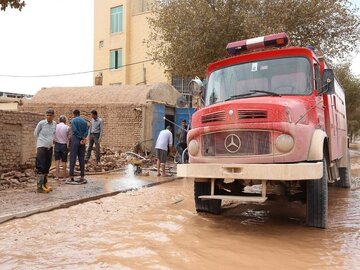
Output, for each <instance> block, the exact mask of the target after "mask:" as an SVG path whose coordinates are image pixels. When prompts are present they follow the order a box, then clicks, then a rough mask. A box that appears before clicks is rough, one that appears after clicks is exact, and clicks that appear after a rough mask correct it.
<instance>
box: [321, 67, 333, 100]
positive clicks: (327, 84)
mask: <svg viewBox="0 0 360 270" xmlns="http://www.w3.org/2000/svg"><path fill="white" fill-rule="evenodd" d="M321 81H322V88H321V90H320V94H322V93H326V94H328V95H329V94H333V93H334V92H335V75H334V71H333V70H332V69H324V71H323V74H322V80H321Z"/></svg>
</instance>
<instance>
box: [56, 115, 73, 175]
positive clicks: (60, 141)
mask: <svg viewBox="0 0 360 270" xmlns="http://www.w3.org/2000/svg"><path fill="white" fill-rule="evenodd" d="M69 139H70V127H69V126H68V125H66V116H65V115H61V116H60V118H59V124H57V125H56V131H55V138H54V141H55V150H54V156H55V179H56V180H59V168H60V161H61V162H62V163H63V173H62V177H63V178H66V162H67V156H68V149H69Z"/></svg>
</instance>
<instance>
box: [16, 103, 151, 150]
mask: <svg viewBox="0 0 360 270" xmlns="http://www.w3.org/2000/svg"><path fill="white" fill-rule="evenodd" d="M50 107H51V108H53V109H54V110H55V120H56V121H57V122H58V119H59V116H60V115H62V114H64V115H66V116H67V117H68V119H69V120H71V119H72V118H73V114H72V112H73V110H74V109H79V110H80V113H81V116H82V117H84V118H85V119H87V120H89V121H90V119H91V113H90V111H91V110H92V109H94V108H95V109H96V110H97V112H98V115H99V117H101V118H102V119H103V120H104V136H103V139H102V141H101V145H102V146H104V147H110V148H113V149H115V150H121V151H129V150H132V149H133V148H134V144H135V143H137V142H139V141H141V140H143V134H144V131H143V128H144V125H143V123H142V119H143V118H142V113H143V112H142V111H143V109H145V106H140V105H138V106H135V105H130V104H107V105H97V104H86V105H74V104H46V105H44V104H41V103H31V102H29V103H26V104H24V105H23V106H22V108H21V109H22V110H26V111H31V112H38V113H41V112H42V113H44V112H45V111H46V110H47V109H48V108H50Z"/></svg>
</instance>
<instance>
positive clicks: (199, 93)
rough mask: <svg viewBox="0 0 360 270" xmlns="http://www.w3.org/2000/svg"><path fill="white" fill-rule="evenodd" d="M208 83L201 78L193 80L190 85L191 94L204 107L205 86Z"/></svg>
mask: <svg viewBox="0 0 360 270" xmlns="http://www.w3.org/2000/svg"><path fill="white" fill-rule="evenodd" d="M204 84H206V82H203V81H201V79H200V78H199V77H197V76H196V77H195V79H193V80H191V81H190V83H189V91H190V94H191V95H192V96H193V97H194V98H196V99H197V100H198V101H199V105H200V103H201V105H203V104H202V103H203V99H204V97H205V86H204Z"/></svg>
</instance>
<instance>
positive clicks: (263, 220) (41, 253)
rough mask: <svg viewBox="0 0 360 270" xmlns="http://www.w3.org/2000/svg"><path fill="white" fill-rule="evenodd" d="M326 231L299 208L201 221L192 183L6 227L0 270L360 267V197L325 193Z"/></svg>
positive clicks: (246, 209) (274, 207)
mask: <svg viewBox="0 0 360 270" xmlns="http://www.w3.org/2000/svg"><path fill="white" fill-rule="evenodd" d="M329 193H330V196H329V198H330V199H329V202H330V205H329V221H330V222H329V227H328V229H326V230H323V229H316V228H310V227H306V226H305V225H304V221H305V220H304V215H303V209H304V207H303V205H302V204H297V203H291V204H288V203H286V204H284V201H282V200H279V201H272V202H270V203H269V204H264V205H240V204H232V203H227V204H226V208H225V209H224V211H223V213H222V215H221V216H215V215H208V214H197V213H196V211H195V209H194V201H193V183H192V182H191V181H187V180H175V181H173V182H170V183H167V184H163V185H158V186H155V187H152V188H146V189H140V190H136V191H131V192H128V193H121V194H118V195H116V196H112V197H106V198H102V199H99V200H96V201H91V202H87V203H83V204H80V205H76V206H72V207H70V208H65V209H58V210H55V211H51V212H46V213H41V214H37V215H32V216H30V217H27V218H24V219H16V220H11V221H9V222H6V223H3V224H0V269H6V270H7V269H210V270H211V269H329V270H330V269H331V270H332V269H349V270H350V269H351V270H352V269H360V265H359V261H360V222H359V221H360V213H359V211H358V209H359V206H360V189H357V190H347V189H337V188H333V187H331V188H330V189H329Z"/></svg>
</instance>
